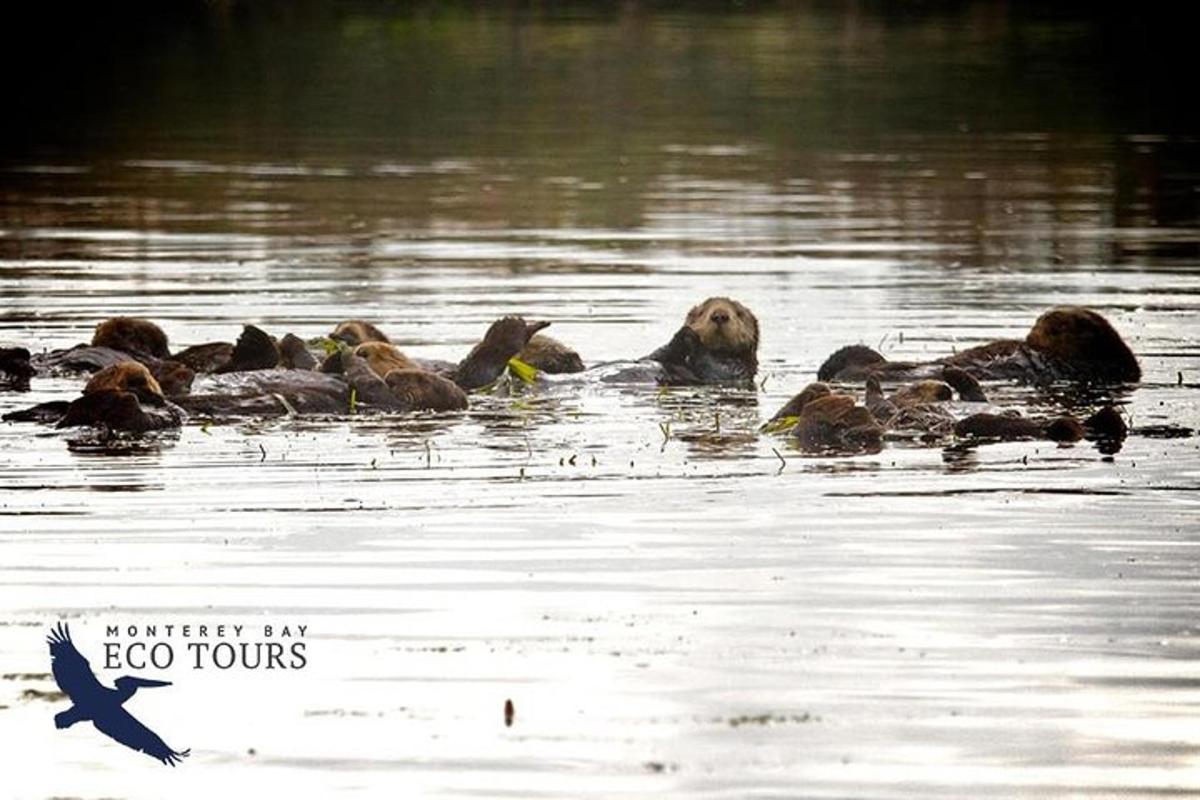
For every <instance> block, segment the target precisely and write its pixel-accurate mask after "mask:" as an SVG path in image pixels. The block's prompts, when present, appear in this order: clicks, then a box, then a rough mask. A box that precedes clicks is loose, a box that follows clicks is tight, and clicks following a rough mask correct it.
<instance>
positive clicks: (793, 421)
mask: <svg viewBox="0 0 1200 800" xmlns="http://www.w3.org/2000/svg"><path fill="white" fill-rule="evenodd" d="M799 422H800V418H799V417H779V418H778V419H773V420H771V421H770V422H766V423H764V424H763V425H762V427H760V428H759V430H760V431H762V432H763V433H783V432H784V431H790V430H791V429H792V428H794V427H796V425H797V423H799Z"/></svg>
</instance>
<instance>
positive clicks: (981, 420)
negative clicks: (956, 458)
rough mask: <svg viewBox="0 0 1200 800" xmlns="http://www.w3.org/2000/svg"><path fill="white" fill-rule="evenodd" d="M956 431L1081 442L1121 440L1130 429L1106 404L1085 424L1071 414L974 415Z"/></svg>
mask: <svg viewBox="0 0 1200 800" xmlns="http://www.w3.org/2000/svg"><path fill="white" fill-rule="evenodd" d="M954 433H955V435H956V436H960V437H966V438H980V439H994V440H1000V441H1017V440H1022V439H1049V440H1050V441H1054V442H1077V441H1079V440H1080V439H1083V438H1085V437H1086V438H1088V439H1095V440H1100V441H1112V442H1120V441H1123V440H1124V439H1125V437H1126V436H1127V435H1128V433H1129V428H1128V427H1127V426H1126V424H1125V420H1124V419H1123V418H1122V417H1121V414H1120V413H1119V412H1118V411H1117V410H1116V409H1115V408H1113V407H1112V406H1105V407H1104V408H1102V409H1100V410H1099V411H1097V412H1096V413H1095V414H1092V415H1091V416H1090V417H1088V418H1087V419H1085V420H1084V421H1083V422H1082V423H1081V422H1079V420H1077V419H1075V417H1072V416H1069V415H1063V416H1060V417H1052V418H1048V419H1046V418H1043V419H1030V418H1026V417H1017V416H1009V415H1007V414H973V415H972V416H969V417H967V418H966V419H963V420H962V421H960V422H959V423H958V424H957V425H955V426H954Z"/></svg>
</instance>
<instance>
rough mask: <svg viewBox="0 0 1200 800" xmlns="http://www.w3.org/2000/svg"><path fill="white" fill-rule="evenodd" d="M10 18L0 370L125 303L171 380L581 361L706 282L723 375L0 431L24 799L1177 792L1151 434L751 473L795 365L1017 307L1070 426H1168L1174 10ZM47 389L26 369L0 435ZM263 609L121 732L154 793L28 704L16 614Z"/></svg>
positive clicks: (1175, 226) (239, 6) (1181, 154)
mask: <svg viewBox="0 0 1200 800" xmlns="http://www.w3.org/2000/svg"><path fill="white" fill-rule="evenodd" d="M5 13H6V14H7V15H9V16H8V17H7V21H8V22H9V23H10V24H6V25H4V26H3V29H2V31H3V32H2V33H0V37H3V41H4V43H5V44H6V45H8V46H6V47H3V48H0V66H2V69H0V74H2V75H3V81H4V87H5V102H6V121H5V124H4V126H3V127H2V128H0V141H2V142H3V150H2V151H0V343H4V344H7V343H10V342H13V343H23V344H27V345H29V346H31V347H33V348H35V349H37V348H42V347H57V346H64V345H70V344H73V343H75V342H78V341H81V340H85V339H87V338H88V336H90V332H91V330H92V327H93V326H94V325H95V323H96V322H97V321H99V320H100V319H103V318H104V317H107V316H111V315H114V314H122V313H125V314H137V315H142V316H148V317H151V318H154V319H156V320H158V321H160V322H161V323H162V325H163V326H164V328H165V329H166V330H167V332H168V334H169V335H170V336H171V340H172V343H173V344H174V345H176V346H182V345H188V344H193V343H198V342H203V341H210V340H214V339H222V338H224V339H229V338H231V337H232V336H234V335H235V334H236V332H237V331H238V330H239V329H240V325H241V324H242V323H244V322H248V321H250V322H256V323H259V324H261V325H263V326H264V327H266V328H267V329H268V330H270V331H272V332H275V333H282V332H284V331H287V330H292V331H294V332H296V333H298V334H300V335H303V336H315V335H318V334H321V333H325V332H327V331H328V330H329V329H330V328H331V327H332V326H333V324H334V323H335V322H337V321H338V320H340V319H344V318H347V317H366V318H369V319H372V320H375V321H376V322H378V323H379V324H380V325H381V326H382V327H383V328H384V329H385V330H386V331H387V332H388V333H389V334H390V335H391V336H392V337H393V339H394V340H395V341H397V342H399V343H401V345H402V346H403V347H404V348H405V349H406V350H408V351H409V352H410V353H412V354H414V355H420V356H432V357H455V356H456V355H460V354H461V353H462V352H463V351H464V350H465V348H467V347H468V346H469V345H470V344H471V343H472V342H473V341H475V340H476V339H477V338H478V336H479V334H480V332H481V331H482V330H483V328H484V326H486V324H487V323H488V322H489V321H490V320H491V319H493V318H495V317H496V316H499V315H500V314H504V313H513V312H520V313H524V314H527V315H528V316H530V317H533V318H543V319H548V320H551V321H552V322H553V328H552V329H551V330H552V332H554V333H555V334H556V335H558V336H560V337H561V338H563V339H564V340H566V341H567V342H569V343H571V344H574V345H576V346H577V347H578V348H579V349H580V350H581V351H582V353H583V355H584V358H585V359H586V360H587V361H589V362H596V361H602V360H606V359H614V358H625V357H630V356H637V355H641V354H643V353H645V352H646V351H647V350H649V349H650V348H651V347H653V346H654V345H656V344H658V343H660V342H661V341H665V340H666V338H668V337H669V336H670V334H671V333H672V331H673V330H674V329H675V328H676V327H677V325H678V322H679V320H680V318H681V317H682V315H683V314H684V313H685V311H686V310H687V308H688V307H689V306H690V305H691V304H692V303H694V302H696V301H697V300H699V299H701V298H703V297H705V296H707V295H713V294H731V295H734V296H736V297H738V298H740V299H741V300H743V301H745V302H746V303H747V304H748V305H750V307H751V308H753V309H754V310H755V311H756V313H757V314H758V316H759V318H760V320H761V323H762V330H763V343H762V350H761V359H762V373H761V377H762V378H763V379H764V383H763V384H762V385H761V386H760V387H759V388H758V389H757V390H755V391H752V392H749V391H742V392H726V391H692V390H686V391H677V392H664V393H660V392H657V391H655V390H647V391H644V392H638V391H635V390H630V391H616V390H612V389H606V388H604V387H598V386H592V385H587V384H584V385H582V386H578V387H575V388H573V389H569V390H564V389H562V388H561V387H560V388H558V389H555V388H553V387H551V388H546V387H543V388H542V389H541V390H537V391H534V392H532V393H527V394H523V395H521V396H518V397H510V396H507V395H505V394H503V393H502V394H499V395H496V396H491V397H477V398H474V400H473V407H472V409H471V411H470V412H468V413H467V414H465V415H461V416H449V417H440V418H439V417H422V418H416V419H412V418H404V419H394V418H384V419H338V420H287V419H285V420H271V421H264V422H259V421H251V422H246V423H241V424H231V425H213V426H206V425H204V424H202V423H201V422H200V421H196V422H194V423H192V424H189V425H187V426H185V427H184V428H183V430H182V431H180V432H178V433H177V434H172V435H169V436H164V437H161V438H151V439H147V440H134V441H118V442H99V441H96V440H95V438H89V437H87V436H86V435H82V434H77V433H67V434H64V433H62V432H58V431H53V430H44V429H39V428H34V427H32V426H28V425H14V424H5V425H3V426H0V449H2V451H3V452H4V460H3V461H0V548H2V549H0V609H2V616H0V663H3V665H4V666H3V670H0V676H5V677H3V679H0V706H7V707H6V708H0V741H4V742H6V743H13V744H11V748H12V749H11V750H10V753H11V755H12V762H13V763H14V764H18V765H19V766H18V767H16V771H15V773H14V772H13V771H12V770H10V771H9V774H8V775H7V777H8V778H10V779H12V785H13V786H15V787H17V788H16V789H15V791H16V792H17V796H20V797H37V798H41V797H48V796H62V795H71V796H84V795H87V796H91V795H104V796H121V797H158V796H164V795H168V794H169V795H171V796H192V797H205V798H208V797H212V796H215V795H218V794H222V793H224V794H230V795H237V794H238V793H239V792H240V793H244V790H245V787H246V786H248V785H260V784H262V783H265V782H268V781H269V782H270V783H271V785H272V786H273V787H275V788H277V789H278V790H279V791H280V792H283V791H292V792H293V793H296V794H297V795H300V796H303V795H307V794H316V793H319V794H321V795H322V796H336V795H341V794H359V795H362V796H373V795H377V794H378V793H379V792H380V791H381V787H394V786H395V785H397V783H398V782H399V783H402V784H403V785H404V786H405V787H407V788H408V789H409V790H411V791H412V792H413V793H415V794H430V795H432V794H442V795H452V796H478V795H480V794H483V795H485V796H491V795H495V794H497V793H502V792H507V793H510V794H514V795H519V796H522V797H531V796H564V795H565V796H595V797H614V796H648V795H652V794H662V793H668V794H672V795H674V794H684V793H686V794H690V795H698V796H709V797H726V796H728V797H743V796H746V795H748V794H755V795H757V796H764V797H765V796H781V797H794V796H796V795H798V794H805V793H806V794H809V795H812V796H821V797H832V796H847V795H854V796H870V797H912V796H914V795H920V796H923V797H929V796H944V797H962V796H965V795H970V796H995V797H1011V796H1073V797H1114V796H1130V795H1145V794H1151V793H1174V794H1180V795H1188V794H1194V793H1196V792H1197V791H1198V787H1200V773H1198V772H1197V769H1198V767H1197V764H1198V762H1197V760H1196V753H1197V752H1200V735H1198V734H1197V729H1196V726H1195V719H1196V715H1197V703H1198V702H1200V701H1198V698H1197V694H1196V690H1195V686H1196V684H1195V665H1196V663H1197V648H1196V641H1197V638H1196V637H1197V636H1200V630H1198V629H1197V625H1196V620H1197V619H1198V618H1200V606H1198V602H1197V597H1198V595H1197V593H1196V592H1195V586H1196V579H1197V577H1198V572H1197V569H1198V567H1197V561H1196V558H1195V547H1196V542H1197V541H1198V536H1200V529H1198V527H1197V519H1198V518H1200V517H1198V514H1200V504H1198V502H1197V489H1198V488H1200V450H1198V449H1197V440H1196V438H1195V437H1189V438H1177V439H1156V438H1150V437H1147V436H1142V435H1135V436H1133V437H1131V438H1130V439H1129V440H1128V441H1127V442H1126V443H1125V445H1124V447H1123V449H1122V450H1121V451H1120V452H1119V453H1116V454H1115V455H1114V454H1105V453H1101V452H1099V451H1098V450H1097V449H1096V448H1094V447H1093V446H1091V445H1090V444H1087V443H1081V444H1079V445H1076V446H1073V447H1064V448H1059V447H1050V446H1047V445H1045V444H1043V443H1015V444H1009V445H1002V446H993V447H980V448H960V447H954V448H944V449H943V448H939V447H914V446H906V445H903V444H893V445H890V446H889V447H888V448H887V449H885V450H884V451H883V452H882V453H881V454H879V455H876V456H859V457H840V458H809V457H806V456H805V455H804V454H802V453H800V452H799V451H798V450H796V449H794V448H792V447H791V446H790V445H789V443H788V442H787V441H786V440H784V439H783V438H781V437H773V436H769V435H763V434H760V433H759V432H758V426H759V425H760V423H761V422H762V421H763V420H765V419H766V418H768V417H769V416H770V415H771V414H772V413H773V412H774V410H775V409H776V408H778V407H779V406H780V405H781V404H782V403H783V402H784V401H785V400H786V399H787V398H788V397H789V396H790V395H791V394H792V393H793V392H795V391H796V390H798V389H799V388H800V387H801V386H803V385H804V383H806V382H808V381H809V380H811V379H812V377H813V375H814V373H815V370H816V366H817V365H818V364H819V363H820V361H821V360H822V359H823V358H824V357H825V355H827V354H828V353H829V352H830V351H831V350H832V349H833V348H835V347H837V346H839V345H842V344H845V343H848V342H865V343H867V344H870V345H872V346H876V347H878V348H880V349H881V350H882V351H883V352H885V353H887V354H888V355H891V356H896V357H928V356H931V355H936V354H944V353H947V352H949V351H951V350H953V349H961V348H963V347H966V346H970V345H973V344H977V343H979V342H982V341H986V340H988V339H991V338H997V337H1011V336H1020V335H1022V334H1023V333H1024V332H1025V331H1026V330H1027V329H1028V327H1029V325H1030V323H1031V322H1032V320H1033V319H1034V318H1036V316H1037V314H1038V313H1040V312H1041V311H1042V310H1044V309H1045V308H1047V307H1048V306H1051V305H1055V304H1059V303H1076V304H1083V305H1088V306H1092V307H1095V308H1097V309H1099V310H1100V311H1101V312H1102V313H1104V314H1105V315H1106V316H1107V317H1108V318H1109V319H1111V320H1112V321H1113V323H1114V325H1115V326H1116V327H1117V328H1118V330H1120V331H1121V333H1122V335H1123V336H1125V338H1126V339H1127V340H1128V341H1129V342H1130V344H1131V346H1132V347H1133V349H1134V351H1135V352H1136V353H1137V355H1138V357H1139V359H1140V360H1141V362H1142V366H1143V369H1144V371H1145V380H1144V381H1143V383H1142V384H1141V386H1139V387H1138V388H1136V389H1134V390H1130V391H1123V392H1120V393H1118V394H1117V395H1115V396H1113V397H1110V398H1107V399H1111V400H1115V401H1116V402H1118V403H1119V404H1120V405H1121V408H1122V410H1123V413H1125V414H1127V415H1128V416H1129V417H1130V418H1131V420H1132V421H1133V422H1134V423H1135V424H1136V425H1139V426H1141V425H1154V424H1171V425H1178V426H1190V427H1193V428H1195V427H1198V426H1200V405H1198V404H1197V401H1196V395H1195V376H1196V375H1197V374H1198V373H1200V220H1198V218H1197V216H1198V215H1197V197H1198V192H1197V186H1198V181H1200V166H1198V165H1200V158H1198V157H1197V144H1198V139H1197V134H1198V132H1200V128H1198V126H1197V125H1196V109H1195V102H1194V98H1193V96H1192V95H1193V94H1194V91H1193V89H1192V86H1191V84H1192V83H1193V80H1192V75H1193V73H1194V67H1193V64H1192V61H1193V60H1194V59H1193V57H1192V49H1191V48H1190V42H1189V41H1188V40H1189V38H1190V37H1192V35H1193V34H1192V28H1191V27H1189V26H1187V25H1184V24H1183V20H1182V17H1181V16H1176V15H1172V14H1170V13H1168V12H1165V11H1163V10H1161V9H1156V10H1155V13H1150V12H1145V11H1141V10H1137V11H1134V10H1127V11H1124V12H1120V13H1110V12H1102V11H1096V9H1094V8H1092V7H1091V6H1090V5H1084V4H1055V5H1053V6H1052V7H1047V6H1045V5H1043V4H1032V3H1031V4H1023V3H944V4H939V3H918V4H908V3H906V4H903V5H894V4H882V3H881V4H872V3H856V4H744V5H737V6H729V5H726V4H716V3H712V4H699V5H697V4H686V5H685V4H640V3H623V4H618V5H611V6H610V5H585V4H566V5H563V4H500V5H497V4H479V5H470V4H440V3H439V4H416V5H393V4H366V3H362V4H359V3H328V4H326V3H308V2H299V3H275V2H258V3H251V2H247V3H203V4H193V3H175V4H158V3H132V4H121V5H117V6H109V5H99V4H97V5H96V6H95V7H90V8H84V9H73V10H72V11H71V12H70V13H67V12H66V11H65V10H64V9H61V8H59V7H56V6H37V7H33V6H29V7H23V8H21V9H18V10H14V11H6V12H5ZM78 389H79V386H78V382H77V381H72V380H68V379H61V378H54V379H38V380H35V381H34V385H33V389H32V391H30V392H28V393H20V394H14V393H4V394H0V411H8V410H10V409H12V408H17V407H20V406H24V405H27V404H29V403H31V402H35V401H40V400H48V399H60V398H64V397H70V396H73V395H74V393H76V392H77V391H78ZM994 392H995V393H996V394H997V396H998V397H1000V398H1002V399H1005V398H1007V399H1010V400H1012V399H1019V400H1021V401H1022V402H1023V403H1027V404H1033V406H1034V408H1035V409H1037V410H1040V411H1060V410H1063V409H1064V408H1070V409H1072V410H1075V411H1086V410H1088V408H1089V407H1090V406H1091V405H1092V404H1094V403H1095V402H1096V401H1097V400H1098V398H1095V397H1090V396H1082V395H1081V394H1073V393H1066V394H1060V395H1057V396H1054V395H1051V396H1041V395H1036V396H1035V395H1028V394H1026V393H1023V392H1021V391H1019V390H1014V389H1011V388H1009V387H995V388H994ZM1099 399H1104V398H1099ZM262 615H267V616H268V617H270V618H274V619H281V620H282V619H285V618H286V619H289V620H296V619H298V620H299V621H301V622H306V623H308V624H309V625H310V626H311V627H312V629H313V630H314V631H315V632H317V634H318V635H317V638H316V640H315V641H314V642H313V645H312V654H313V667H312V670H311V671H309V672H306V673H304V674H296V675H290V676H287V677H286V678H273V679H271V680H267V679H264V678H262V677H258V676H253V675H237V676H232V677H228V676H226V677H222V676H215V677H214V676H211V675H207V674H195V673H190V672H187V671H172V672H171V673H170V674H169V675H167V676H166V677H168V678H170V679H172V680H174V681H175V682H176V686H175V687H174V689H173V691H174V692H175V694H174V695H170V694H168V695H166V696H163V695H161V694H160V695H159V696H158V697H154V696H150V697H142V696H141V695H140V694H139V696H138V698H137V700H136V702H137V703H138V706H137V709H138V713H139V714H145V715H146V716H147V718H149V719H156V720H167V719H175V720H177V722H176V723H175V724H174V725H171V726H170V729H171V731H172V734H173V737H174V736H178V737H180V741H179V742H178V744H180V745H182V746H192V747H193V749H194V750H193V756H192V760H191V761H190V762H189V763H188V764H187V765H185V767H184V768H183V769H186V770H187V771H188V772H187V775H188V776H189V780H188V781H187V782H186V784H180V783H179V781H178V780H177V779H175V778H174V776H175V775H179V774H182V773H180V772H179V771H176V772H175V773H170V771H158V772H152V773H147V774H145V775H144V776H142V774H141V773H139V775H140V776H142V777H139V780H140V781H142V782H141V783H139V784H137V785H133V784H131V782H130V778H129V775H130V772H129V769H128V767H129V766H130V763H131V762H129V761H127V760H122V759H128V758H133V759H134V761H135V762H136V761H138V760H140V759H141V757H140V756H136V755H133V754H129V753H127V752H122V751H120V750H119V749H116V748H117V746H116V745H112V746H111V747H109V746H107V745H104V744H103V743H100V742H97V741H96V737H95V736H94V735H91V732H90V731H81V730H78V729H72V731H69V732H59V731H55V730H53V727H52V726H51V725H49V724H48V719H49V715H48V710H53V711H57V710H60V709H59V707H58V706H57V705H56V704H53V703H44V702H42V701H34V700H29V699H23V695H22V692H23V691H24V690H26V689H28V688H35V689H36V688H40V689H50V688H53V686H52V684H50V683H49V681H48V679H47V678H45V677H42V678H38V677H36V676H37V675H38V674H41V673H44V671H45V669H46V664H45V651H44V644H43V635H44V630H43V629H44V628H45V627H46V626H47V625H48V624H49V621H50V620H54V619H58V618H60V617H66V618H70V619H72V620H73V630H74V631H75V635H76V637H77V639H79V640H80V641H81V642H84V643H86V644H87V645H88V646H90V647H93V648H94V647H97V646H98V642H99V640H100V638H101V637H100V633H99V631H101V630H102V628H103V625H104V624H105V623H108V622H115V621H118V620H123V621H131V622H137V623H145V622H147V621H149V620H151V618H155V619H159V620H164V619H165V620H167V621H176V622H178V621H193V622H199V621H207V622H212V621H214V619H216V620H218V621H239V620H241V621H245V620H250V621H256V620H260V619H261V618H262ZM89 652H93V651H89ZM26 674H28V675H32V676H35V677H30V678H23V677H20V676H22V675H26ZM10 675H11V676H12V677H8V676H10ZM102 677H104V678H105V679H110V678H111V676H109V675H105V676H102ZM145 694H149V695H153V693H145ZM507 698H512V699H513V700H514V701H515V703H516V706H517V715H518V716H517V724H516V725H515V726H514V727H513V728H512V729H505V728H503V726H502V723H501V708H502V707H503V702H504V700H505V699H507ZM176 732H177V733H176ZM172 743H173V744H174V743H175V741H174V738H173V739H172ZM252 750H253V754H251V751H252ZM142 766H145V767H147V768H150V767H153V768H156V769H157V767H156V765H153V764H150V763H149V762H147V764H146V765H142ZM14 774H15V779H13V775H14Z"/></svg>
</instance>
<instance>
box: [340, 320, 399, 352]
mask: <svg viewBox="0 0 1200 800" xmlns="http://www.w3.org/2000/svg"><path fill="white" fill-rule="evenodd" d="M329 338H330V339H337V340H338V341H340V342H344V343H346V344H348V345H350V346H351V347H357V346H358V345H360V344H363V343H364V342H384V343H390V342H391V339H389V338H388V337H387V336H386V335H385V334H384V332H383V331H381V330H379V328H376V327H375V326H374V325H372V324H371V323H369V322H364V321H363V320H361V319H348V320H346V321H345V322H342V323H339V324H338V326H337V327H336V328H334V329H333V333H331V334H329Z"/></svg>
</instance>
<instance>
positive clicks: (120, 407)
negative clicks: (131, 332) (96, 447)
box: [4, 361, 184, 433]
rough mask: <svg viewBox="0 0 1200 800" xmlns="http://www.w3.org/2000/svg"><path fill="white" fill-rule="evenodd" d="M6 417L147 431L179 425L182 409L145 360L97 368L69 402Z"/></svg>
mask: <svg viewBox="0 0 1200 800" xmlns="http://www.w3.org/2000/svg"><path fill="white" fill-rule="evenodd" d="M4 419H5V420H6V421H20V422H45V423H55V424H56V425H57V427H59V428H72V427H81V426H103V427H105V428H107V429H109V430H114V431H129V432H131V433H145V432H147V431H153V430H163V429H167V428H177V427H179V426H180V425H181V424H183V420H184V414H183V411H182V409H180V408H179V407H178V406H177V405H175V404H174V403H172V402H171V401H169V400H167V399H166V397H164V396H163V392H162V387H161V386H159V383H158V381H157V380H156V379H155V378H154V376H153V375H152V374H151V373H150V370H148V369H147V368H146V366H145V365H144V364H140V363H138V362H136V361H126V362H122V363H119V364H114V365H112V366H110V367H105V368H104V369H102V370H100V371H98V372H97V373H96V374H95V375H93V376H92V378H91V380H89V381H88V383H87V385H86V386H85V387H84V389H83V396H82V397H79V398H77V399H75V400H72V401H70V402H65V401H55V402H49V403H41V404H39V405H36V406H33V407H32V408H28V409H24V410H22V411H14V412H12V413H10V414H5V415H4Z"/></svg>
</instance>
